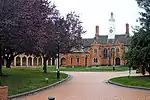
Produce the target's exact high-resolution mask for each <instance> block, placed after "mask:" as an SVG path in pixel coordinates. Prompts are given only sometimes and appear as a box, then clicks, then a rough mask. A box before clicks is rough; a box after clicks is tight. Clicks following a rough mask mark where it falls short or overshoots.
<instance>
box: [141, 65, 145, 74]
mask: <svg viewBox="0 0 150 100" xmlns="http://www.w3.org/2000/svg"><path fill="white" fill-rule="evenodd" d="M142 75H145V68H144V66H143V65H142Z"/></svg>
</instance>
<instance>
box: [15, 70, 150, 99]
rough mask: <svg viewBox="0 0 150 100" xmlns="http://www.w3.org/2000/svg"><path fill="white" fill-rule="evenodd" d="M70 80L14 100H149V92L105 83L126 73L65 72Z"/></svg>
mask: <svg viewBox="0 0 150 100" xmlns="http://www.w3.org/2000/svg"><path fill="white" fill-rule="evenodd" d="M67 73H68V74H70V75H72V79H71V80H70V81H67V82H65V83H63V84H61V85H59V86H56V87H54V88H50V89H47V90H44V91H42V92H39V93H37V94H34V95H30V96H26V97H23V98H19V99H15V100H48V96H54V97H55V98H56V99H55V100H150V91H149V90H139V89H131V88H124V87H119V86H115V85H111V84H108V83H106V81H107V80H108V79H109V78H111V77H114V76H122V75H128V74H127V72H67Z"/></svg>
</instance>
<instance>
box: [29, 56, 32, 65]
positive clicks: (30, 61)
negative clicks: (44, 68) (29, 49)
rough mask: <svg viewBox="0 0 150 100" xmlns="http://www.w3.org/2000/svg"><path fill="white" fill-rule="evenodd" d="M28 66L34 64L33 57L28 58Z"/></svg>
mask: <svg viewBox="0 0 150 100" xmlns="http://www.w3.org/2000/svg"><path fill="white" fill-rule="evenodd" d="M28 66H32V58H31V57H29V58H28Z"/></svg>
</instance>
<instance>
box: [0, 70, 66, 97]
mask: <svg viewBox="0 0 150 100" xmlns="http://www.w3.org/2000/svg"><path fill="white" fill-rule="evenodd" d="M3 72H4V74H6V75H8V76H3V77H2V78H0V86H8V88H9V95H14V94H18V93H23V92H27V91H30V90H34V89H37V88H40V87H43V86H47V85H50V84H52V83H55V82H57V81H59V80H57V79H56V73H55V72H49V73H47V74H44V73H43V72H42V70H41V68H11V69H6V68H4V69H3ZM67 76H68V75H66V74H63V73H61V75H60V80H61V79H64V78H66V77H67ZM44 78H49V81H48V82H45V81H44Z"/></svg>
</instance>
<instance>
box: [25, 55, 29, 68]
mask: <svg viewBox="0 0 150 100" xmlns="http://www.w3.org/2000/svg"><path fill="white" fill-rule="evenodd" d="M26 65H27V67H28V66H29V65H28V57H27V58H26Z"/></svg>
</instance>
